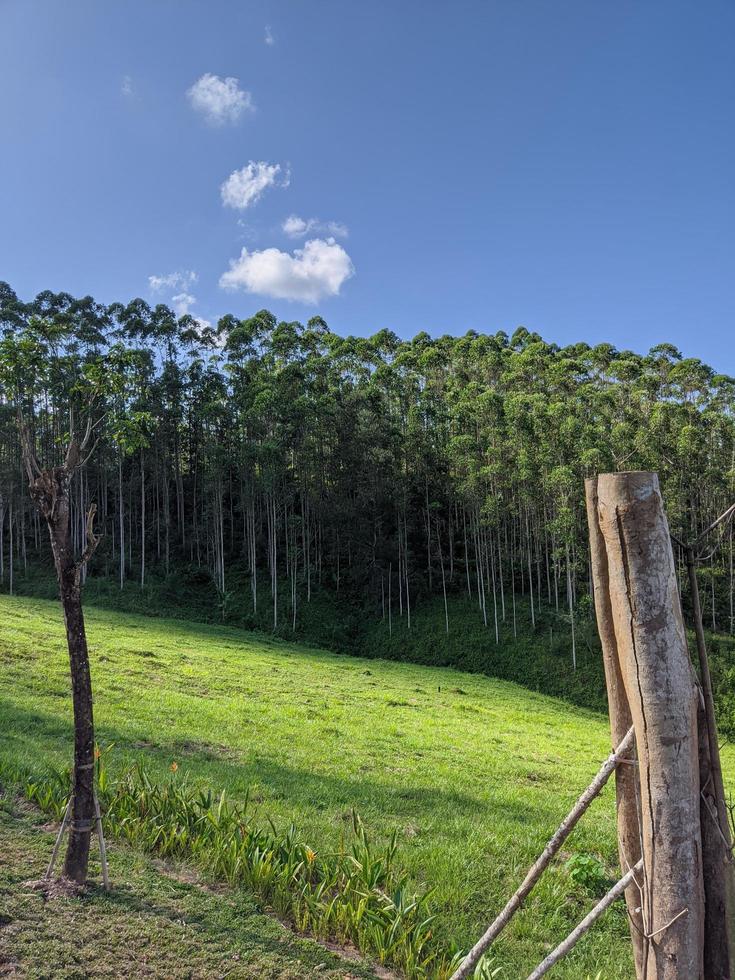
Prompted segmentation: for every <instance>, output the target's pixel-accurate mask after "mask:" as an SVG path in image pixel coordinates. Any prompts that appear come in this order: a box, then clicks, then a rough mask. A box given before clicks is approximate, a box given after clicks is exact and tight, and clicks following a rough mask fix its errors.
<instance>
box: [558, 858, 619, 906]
mask: <svg viewBox="0 0 735 980" xmlns="http://www.w3.org/2000/svg"><path fill="white" fill-rule="evenodd" d="M565 867H566V869H567V871H568V872H569V877H570V878H571V879H572V881H573V882H574V883H575V884H576V885H581V887H582V888H585V889H586V890H587V891H588V892H590V893H591V894H592V895H596V896H598V897H601V896H602V895H604V894H605V892H607V890H608V889H609V888H610V887H611V885H612V884H613V882H612V881H611V879H610V875H609V874H608V873H607V871H606V870H605V865H604V864H603V863H602V861H600V859H599V858H596V857H595V855H594V854H572V856H571V857H570V858H569V860H568V861H567V862H566V865H565Z"/></svg>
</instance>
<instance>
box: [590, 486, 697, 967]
mask: <svg viewBox="0 0 735 980" xmlns="http://www.w3.org/2000/svg"><path fill="white" fill-rule="evenodd" d="M596 510H597V521H596V522H594V524H596V525H597V526H599V530H600V533H601V536H602V538H601V540H602V543H604V548H605V553H606V558H607V576H608V592H609V599H610V610H609V614H610V618H611V620H612V625H613V631H614V638H615V645H616V648H617V656H618V662H619V666H620V675H621V678H622V682H623V686H624V688H625V692H626V695H627V701H628V706H629V708H630V712H631V716H632V719H633V725H634V727H635V733H636V743H637V746H638V758H639V766H640V780H639V783H638V789H639V794H640V796H639V799H640V815H641V840H642V845H643V846H642V851H643V863H644V872H645V873H644V886H643V892H642V900H643V925H644V929H645V935H646V938H645V940H644V942H643V950H642V955H641V969H640V971H639V977H641V978H642V980H685V978H686V980H700V978H702V977H703V976H704V973H703V969H704V967H703V956H704V919H705V910H704V888H703V881H702V843H701V841H702V837H701V828H700V796H699V790H700V786H699V761H698V734H697V694H696V686H695V679H694V676H693V672H692V667H691V663H690V660H689V653H688V649H687V642H686V633H685V630H684V622H683V618H682V614H681V605H680V601H679V593H678V590H677V582H676V573H675V567H674V558H673V553H672V550H671V541H670V537H669V528H668V523H667V521H666V517H665V514H664V509H663V502H662V499H661V494H660V491H659V485H658V477H657V476H656V474H655V473H645V472H635V473H607V474H602V475H600V476H599V477H598V480H597V508H596ZM628 860H629V861H630V858H628Z"/></svg>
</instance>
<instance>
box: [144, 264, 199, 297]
mask: <svg viewBox="0 0 735 980" xmlns="http://www.w3.org/2000/svg"><path fill="white" fill-rule="evenodd" d="M198 278H199V276H198V275H197V274H196V272H194V271H193V270H191V269H183V270H181V271H180V272H169V273H168V275H165V276H148V285H149V286H150V288H151V289H152V290H153V291H154V292H156V293H159V292H161V291H162V290H164V289H180V290H181V291H182V292H185V291H186V289H187V287H188V286H191V285H193V284H194V283H195V282H196V281H197V279H198Z"/></svg>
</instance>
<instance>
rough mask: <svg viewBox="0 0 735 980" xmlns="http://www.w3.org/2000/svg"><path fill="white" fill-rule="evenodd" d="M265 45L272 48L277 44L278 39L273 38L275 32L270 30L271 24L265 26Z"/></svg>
mask: <svg viewBox="0 0 735 980" xmlns="http://www.w3.org/2000/svg"><path fill="white" fill-rule="evenodd" d="M265 43H266V44H267V45H268V47H272V45H274V44H275V43H276V39H275V38H274V37H273V31H272V30H271V28H270V24H266V25H265Z"/></svg>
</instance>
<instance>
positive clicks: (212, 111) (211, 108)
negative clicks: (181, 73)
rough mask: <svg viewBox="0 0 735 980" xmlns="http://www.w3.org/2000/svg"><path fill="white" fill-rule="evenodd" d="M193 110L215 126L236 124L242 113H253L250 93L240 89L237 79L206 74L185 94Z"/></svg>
mask: <svg viewBox="0 0 735 980" xmlns="http://www.w3.org/2000/svg"><path fill="white" fill-rule="evenodd" d="M186 94H187V97H188V99H189V102H190V103H191V106H192V108H193V109H196V111H197V112H201V113H203V115H204V118H205V119H206V120H207V122H210V123H212V124H213V125H215V126H221V125H223V123H227V122H229V123H236V122H237V121H238V119H239V118H240V116H241V115H242V114H243V112H254V111H255V105H254V103H253V97H252V95H251V94H250V92H245V91H244V90H243V89H241V88H240V84H239V80H238V79H237V78H220V77H219V75H212V74H211V73H210V72H207V73H206V75H202V77H201V78H198V79H197V80H196V82H194V84H193V85H192V87H191V88H190V89H189V90H188V92H187V93H186Z"/></svg>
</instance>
